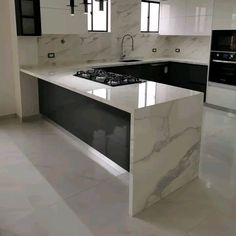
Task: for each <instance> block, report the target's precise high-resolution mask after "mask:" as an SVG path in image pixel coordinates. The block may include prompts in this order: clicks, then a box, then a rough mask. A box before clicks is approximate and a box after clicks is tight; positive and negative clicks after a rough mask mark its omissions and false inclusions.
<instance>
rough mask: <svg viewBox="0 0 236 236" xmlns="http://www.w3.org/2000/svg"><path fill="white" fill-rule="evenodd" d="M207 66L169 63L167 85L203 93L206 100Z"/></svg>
mask: <svg viewBox="0 0 236 236" xmlns="http://www.w3.org/2000/svg"><path fill="white" fill-rule="evenodd" d="M207 71H208V67H207V66H202V65H192V64H185V63H175V62H171V63H170V64H169V84H170V85H174V86H177V87H182V88H187V89H191V90H196V91H199V92H203V93H204V95H205V100H206V86H207Z"/></svg>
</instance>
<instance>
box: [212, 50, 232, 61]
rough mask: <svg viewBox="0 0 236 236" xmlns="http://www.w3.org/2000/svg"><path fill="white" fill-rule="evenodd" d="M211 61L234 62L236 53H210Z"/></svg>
mask: <svg viewBox="0 0 236 236" xmlns="http://www.w3.org/2000/svg"><path fill="white" fill-rule="evenodd" d="M211 58H212V59H213V60H223V61H236V53H223V52H212V54H211Z"/></svg>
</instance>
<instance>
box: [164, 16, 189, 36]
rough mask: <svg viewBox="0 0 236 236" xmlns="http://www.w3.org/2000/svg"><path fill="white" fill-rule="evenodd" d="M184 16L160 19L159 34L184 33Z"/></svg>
mask: <svg viewBox="0 0 236 236" xmlns="http://www.w3.org/2000/svg"><path fill="white" fill-rule="evenodd" d="M185 22H186V21H185V17H172V18H161V19H160V34H161V35H184V34H185Z"/></svg>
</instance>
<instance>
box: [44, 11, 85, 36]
mask: <svg viewBox="0 0 236 236" xmlns="http://www.w3.org/2000/svg"><path fill="white" fill-rule="evenodd" d="M86 19H87V18H86V15H85V14H81V12H76V14H75V15H74V16H71V15H70V10H65V9H53V8H41V24H42V34H79V33H85V32H86V31H87V21H86Z"/></svg>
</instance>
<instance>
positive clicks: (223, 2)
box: [213, 0, 236, 30]
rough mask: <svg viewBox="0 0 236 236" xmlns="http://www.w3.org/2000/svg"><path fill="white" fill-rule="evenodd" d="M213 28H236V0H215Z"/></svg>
mask: <svg viewBox="0 0 236 236" xmlns="http://www.w3.org/2000/svg"><path fill="white" fill-rule="evenodd" d="M213 29H218V30H223V29H236V0H215V5H214V14H213Z"/></svg>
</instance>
